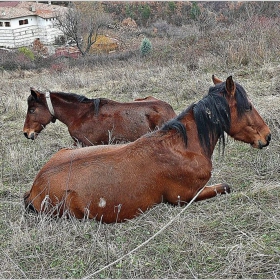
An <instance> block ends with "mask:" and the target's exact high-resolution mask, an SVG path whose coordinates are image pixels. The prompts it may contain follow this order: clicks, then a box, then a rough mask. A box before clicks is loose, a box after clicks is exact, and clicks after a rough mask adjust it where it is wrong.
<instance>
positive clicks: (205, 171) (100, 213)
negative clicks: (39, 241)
mask: <svg viewBox="0 0 280 280" xmlns="http://www.w3.org/2000/svg"><path fill="white" fill-rule="evenodd" d="M213 81H214V83H215V84H216V85H215V86H214V87H211V88H210V89H209V93H208V95H207V96H205V97H204V98H203V99H202V100H200V101H199V102H197V103H196V104H192V105H191V106H190V107H189V108H187V109H186V110H185V111H183V112H182V113H181V114H180V115H179V116H178V117H176V118H174V119H173V120H171V121H169V122H167V123H166V124H164V125H163V127H161V129H160V130H157V131H154V132H152V133H148V134H146V135H144V136H142V137H141V138H139V139H138V140H136V141H134V142H131V143H128V144H123V145H108V146H99V147H85V148H80V149H73V150H71V149H63V150H61V151H59V152H58V153H56V154H55V155H54V156H53V157H52V158H51V159H50V160H49V161H48V162H47V163H46V164H45V165H44V166H43V168H42V169H41V170H40V172H39V173H38V175H37V177H36V178H35V181H34V183H33V186H32V188H31V190H30V191H28V192H27V193H25V195H24V201H25V206H26V208H30V209H32V210H35V211H36V212H48V213H50V214H51V215H52V216H62V215H65V216H66V217H67V216H69V215H72V216H75V217H76V218H79V219H82V218H83V217H87V218H96V219H97V220H101V221H103V222H105V223H111V222H122V221H125V220H126V219H132V218H133V217H135V216H136V215H138V214H139V213H141V212H143V211H145V210H147V209H148V208H150V207H152V206H153V205H155V204H157V203H161V202H169V203H172V204H175V205H178V204H179V205H181V204H184V203H187V202H189V201H190V200H191V199H192V198H194V197H195V195H196V194H197V193H198V192H199V191H200V190H201V189H202V188H203V187H204V186H205V184H206V183H207V182H208V180H209V179H210V176H211V169H212V162H211V155H212V153H213V150H214V148H215V145H216V143H217V142H218V141H219V140H221V141H222V142H223V143H224V141H223V140H224V132H226V133H227V134H229V135H230V136H231V137H233V138H234V139H236V140H240V141H243V142H245V143H249V144H251V145H252V147H254V148H258V149H261V148H263V147H265V146H267V145H268V144H269V142H270V139H271V134H270V130H269V128H268V126H267V125H266V124H265V122H264V121H263V119H262V118H261V117H260V115H259V114H258V112H257V111H256V109H255V108H254V107H253V105H252V103H251V102H250V101H249V100H248V98H247V94H246V92H245V90H244V89H243V87H242V86H241V85H239V84H238V83H235V82H234V81H233V80H232V77H231V76H230V77H228V78H227V80H226V82H221V81H220V80H218V79H217V78H215V77H213ZM229 191H230V188H229V186H228V185H227V184H225V183H221V184H217V185H212V186H206V187H205V188H204V189H202V191H201V192H200V193H199V195H198V196H197V198H196V201H198V200H203V199H208V198H211V197H214V196H216V195H217V194H224V193H226V192H229Z"/></svg>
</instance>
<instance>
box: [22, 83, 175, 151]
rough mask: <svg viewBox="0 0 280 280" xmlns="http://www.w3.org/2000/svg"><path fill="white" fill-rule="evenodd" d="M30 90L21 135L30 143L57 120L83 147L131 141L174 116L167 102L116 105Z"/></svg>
mask: <svg viewBox="0 0 280 280" xmlns="http://www.w3.org/2000/svg"><path fill="white" fill-rule="evenodd" d="M30 90H31V95H30V96H29V97H28V99H27V103H28V110H27V115H26V119H25V123H24V128H23V132H24V135H25V136H26V137H27V138H28V139H32V140H34V139H35V138H36V136H37V135H38V133H40V132H41V131H42V129H43V128H44V127H45V126H46V125H47V124H49V123H50V122H55V120H56V119H58V120H60V121H61V122H63V123H64V124H66V125H67V127H68V131H69V133H70V135H71V136H72V138H73V139H74V140H75V141H77V142H79V143H81V144H82V145H83V146H91V145H99V144H108V143H109V142H110V141H111V143H113V142H120V141H134V140H136V139H138V138H139V137H140V136H142V135H143V134H145V133H147V132H150V131H152V130H154V129H156V128H158V127H160V126H161V125H162V124H163V123H164V122H166V121H168V120H170V119H172V118H174V117H175V116H176V114H175V112H174V110H173V109H172V107H171V106H170V105H169V104H168V103H166V102H164V101H161V100H158V99H156V98H154V97H151V96H149V97H146V98H143V99H136V100H135V101H134V102H129V103H119V102H116V101H113V100H109V99H106V98H97V99H88V98H86V97H84V96H81V95H77V94H69V93H63V92H47V93H41V92H39V91H37V90H35V89H34V88H31V89H30Z"/></svg>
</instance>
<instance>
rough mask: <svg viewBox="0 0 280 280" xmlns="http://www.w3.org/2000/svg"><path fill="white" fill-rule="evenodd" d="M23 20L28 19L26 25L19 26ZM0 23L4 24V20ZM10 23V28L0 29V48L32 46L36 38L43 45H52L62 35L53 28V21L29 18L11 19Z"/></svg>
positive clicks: (35, 17) (34, 17)
mask: <svg viewBox="0 0 280 280" xmlns="http://www.w3.org/2000/svg"><path fill="white" fill-rule="evenodd" d="M24 19H28V24H24V25H19V21H20V20H24ZM1 21H3V22H4V20H1ZM5 21H9V20H5ZM10 22H11V26H10V27H5V26H3V27H0V47H6V48H18V47H23V46H32V44H33V42H34V40H35V39H37V38H39V39H40V41H41V42H42V43H43V44H46V45H48V44H53V43H54V42H55V38H56V37H58V36H62V35H63V33H62V32H61V31H60V30H59V29H57V28H54V27H53V23H54V20H53V19H44V18H40V17H37V16H29V17H22V18H17V19H12V20H10Z"/></svg>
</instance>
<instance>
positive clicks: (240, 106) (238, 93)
mask: <svg viewBox="0 0 280 280" xmlns="http://www.w3.org/2000/svg"><path fill="white" fill-rule="evenodd" d="M235 85H236V90H235V94H234V97H235V100H236V104H237V114H238V117H242V116H243V114H244V113H245V112H246V111H248V109H249V107H250V101H249V100H248V96H247V93H246V91H245V89H244V88H243V87H242V86H241V85H240V84H238V83H235ZM219 93H220V94H221V93H222V95H223V96H226V95H227V91H226V83H225V82H223V83H220V84H217V85H215V86H213V87H210V88H209V92H208V95H213V94H219Z"/></svg>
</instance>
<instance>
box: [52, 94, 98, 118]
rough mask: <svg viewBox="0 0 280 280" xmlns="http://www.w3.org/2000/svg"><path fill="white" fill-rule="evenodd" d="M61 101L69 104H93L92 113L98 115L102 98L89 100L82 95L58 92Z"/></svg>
mask: <svg viewBox="0 0 280 280" xmlns="http://www.w3.org/2000/svg"><path fill="white" fill-rule="evenodd" d="M58 94H59V95H60V96H62V97H63V99H66V100H67V101H69V102H78V103H93V104H94V113H95V114H96V115H98V111H99V108H100V105H101V100H103V98H94V99H90V98H87V97H85V96H84V95H79V94H76V93H66V92H58Z"/></svg>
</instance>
